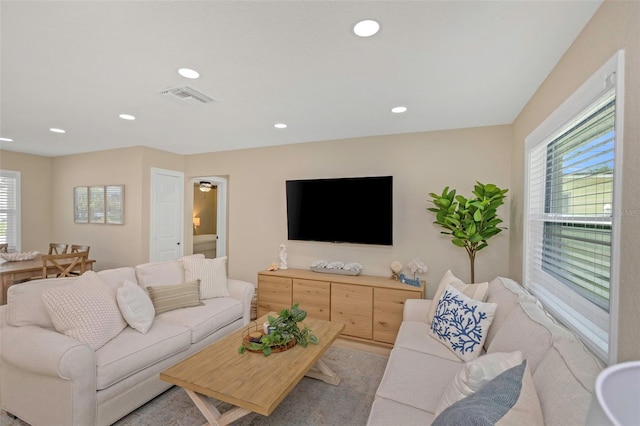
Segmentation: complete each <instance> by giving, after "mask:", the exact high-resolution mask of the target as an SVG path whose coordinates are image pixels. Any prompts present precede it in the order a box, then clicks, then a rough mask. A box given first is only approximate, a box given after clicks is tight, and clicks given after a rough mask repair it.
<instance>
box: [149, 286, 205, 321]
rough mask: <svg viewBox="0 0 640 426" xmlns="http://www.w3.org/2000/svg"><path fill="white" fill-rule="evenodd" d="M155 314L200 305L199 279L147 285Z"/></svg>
mask: <svg viewBox="0 0 640 426" xmlns="http://www.w3.org/2000/svg"><path fill="white" fill-rule="evenodd" d="M147 291H148V292H149V297H150V298H151V302H153V307H154V309H155V311H156V315H159V314H161V313H163V312H167V311H172V310H174V309H180V308H189V307H191V306H199V305H202V302H200V280H195V281H191V282H188V283H184V284H176V285H161V286H149V287H147Z"/></svg>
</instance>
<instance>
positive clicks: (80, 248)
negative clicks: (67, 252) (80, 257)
mask: <svg viewBox="0 0 640 426" xmlns="http://www.w3.org/2000/svg"><path fill="white" fill-rule="evenodd" d="M90 249H91V246H84V245H80V244H71V253H78V252H79V251H86V252H87V256H89V250H90Z"/></svg>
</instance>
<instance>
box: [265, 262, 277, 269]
mask: <svg viewBox="0 0 640 426" xmlns="http://www.w3.org/2000/svg"><path fill="white" fill-rule="evenodd" d="M277 270H278V264H277V263H276V262H272V263H271V264H270V265H269V267H268V268H267V271H277Z"/></svg>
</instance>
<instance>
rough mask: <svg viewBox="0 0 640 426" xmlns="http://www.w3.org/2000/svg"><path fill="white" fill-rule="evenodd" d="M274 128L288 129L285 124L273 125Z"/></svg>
mask: <svg viewBox="0 0 640 426" xmlns="http://www.w3.org/2000/svg"><path fill="white" fill-rule="evenodd" d="M273 127H275V128H276V129H286V128H287V125H286V124H284V123H276V124H274V125H273Z"/></svg>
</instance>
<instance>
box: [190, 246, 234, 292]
mask: <svg viewBox="0 0 640 426" xmlns="http://www.w3.org/2000/svg"><path fill="white" fill-rule="evenodd" d="M182 262H183V264H184V278H185V280H187V281H192V280H200V299H213V298H214V297H228V296H229V286H228V285H227V257H226V256H224V257H217V258H215V259H193V258H186V257H185V258H184V259H182Z"/></svg>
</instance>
